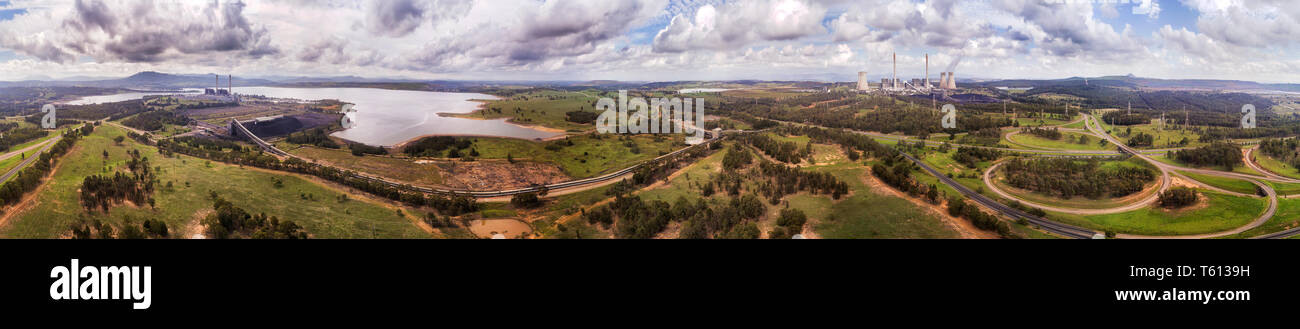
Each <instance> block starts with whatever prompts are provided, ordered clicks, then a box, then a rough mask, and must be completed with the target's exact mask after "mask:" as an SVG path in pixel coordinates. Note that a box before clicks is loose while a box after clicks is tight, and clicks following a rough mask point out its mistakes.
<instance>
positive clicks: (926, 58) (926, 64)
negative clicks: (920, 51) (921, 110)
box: [925, 54, 930, 89]
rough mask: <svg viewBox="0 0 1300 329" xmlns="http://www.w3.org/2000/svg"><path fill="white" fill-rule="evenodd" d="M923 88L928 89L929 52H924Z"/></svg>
mask: <svg viewBox="0 0 1300 329" xmlns="http://www.w3.org/2000/svg"><path fill="white" fill-rule="evenodd" d="M925 89H930V54H925Z"/></svg>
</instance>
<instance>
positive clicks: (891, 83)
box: [857, 53, 961, 93]
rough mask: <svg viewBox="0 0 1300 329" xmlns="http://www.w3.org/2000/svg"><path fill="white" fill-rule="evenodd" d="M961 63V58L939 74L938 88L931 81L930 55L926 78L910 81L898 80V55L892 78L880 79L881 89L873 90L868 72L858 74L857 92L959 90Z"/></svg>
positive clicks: (894, 57) (927, 58) (894, 60)
mask: <svg viewBox="0 0 1300 329" xmlns="http://www.w3.org/2000/svg"><path fill="white" fill-rule="evenodd" d="M958 62H961V56H958V57H957V59H955V60H953V61H952V64H949V65H948V69H947V70H945V71H941V72H939V83H938V85H937V86H935V85H933V84H931V81H930V54H925V77H924V78H913V79H911V80H908V81H904V80H900V79H898V54H896V53H895V54H893V63H892V65H893V72H892V73H891V77H890V78H883V79H880V86H879V88H872V87H871V83H870V82H868V81H867V72H866V71H861V72H858V85H857V90H858V91H862V92H872V91H881V92H902V93H907V92H911V93H929V92H934V91H943V90H952V89H957V78H956V77H957V75H956V72H955V71H954V70H955V69H956V67H957V63H958Z"/></svg>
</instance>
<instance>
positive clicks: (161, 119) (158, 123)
mask: <svg viewBox="0 0 1300 329" xmlns="http://www.w3.org/2000/svg"><path fill="white" fill-rule="evenodd" d="M122 124H123V125H126V126H127V127H131V128H135V129H140V130H145V131H155V130H159V129H163V127H164V125H165V124H172V125H178V126H184V125H188V124H190V118H187V117H185V116H183V115H178V114H176V113H174V112H171V111H149V112H144V113H140V114H138V115H136V116H133V117H130V118H127V119H126V120H122Z"/></svg>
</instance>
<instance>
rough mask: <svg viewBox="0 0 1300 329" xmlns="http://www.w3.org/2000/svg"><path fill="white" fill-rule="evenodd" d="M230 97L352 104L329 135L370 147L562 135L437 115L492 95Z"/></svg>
mask: <svg viewBox="0 0 1300 329" xmlns="http://www.w3.org/2000/svg"><path fill="white" fill-rule="evenodd" d="M235 93H236V94H241V95H260V96H266V97H272V98H288V99H298V100H306V101H315V100H323V99H337V100H339V101H342V102H347V103H352V104H355V106H354V107H353V108H352V109H353V110H355V112H353V113H350V114H348V115H349V116H350V117H351V118H352V119H353V121H354V122H355V123H356V125H354V126H353V127H352V128H349V129H346V130H343V131H340V132H337V133H334V134H333V136H336V137H339V138H344V139H347V140H351V141H355V142H360V143H365V144H370V145H383V146H393V145H397V144H400V143H402V142H406V141H409V140H412V139H415V138H418V137H421V136H429V135H451V136H493V137H510V138H519V139H527V140H533V139H546V138H549V137H554V136H559V135H562V134H563V133H562V132H555V131H547V130H542V129H533V128H528V127H523V126H518V125H514V124H511V123H508V122H506V121H505V120H506V119H497V120H475V119H464V118H452V117H443V116H439V115H438V113H443V112H446V113H468V112H473V111H474V110H477V109H478V107H479V105H480V104H482V103H481V102H478V101H475V100H492V99H497V97H496V96H492V95H486V94H478V93H448V92H429V91H410V90H387V89H374V88H283V87H240V88H235ZM108 96H117V95H108ZM108 96H93V97H108ZM143 96H144V94H140V95H136V96H135V97H136V98H139V97H143ZM127 97H128V96H120V97H118V98H122V99H118V101H122V100H129V99H132V98H127ZM87 98H89V97H87ZM115 99H116V98H115Z"/></svg>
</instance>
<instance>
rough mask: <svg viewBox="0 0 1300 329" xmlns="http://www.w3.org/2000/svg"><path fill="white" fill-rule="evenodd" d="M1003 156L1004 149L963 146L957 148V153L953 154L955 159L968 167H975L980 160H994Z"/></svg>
mask: <svg viewBox="0 0 1300 329" xmlns="http://www.w3.org/2000/svg"><path fill="white" fill-rule="evenodd" d="M1001 157H1002V151H998V150H995V149H986V148H980V147H970V146H962V147H958V148H957V153H954V154H953V155H952V159H953V161H957V163H960V164H963V165H966V167H968V168H975V167H977V166H978V164H976V163H977V162H980V161H993V160H997V159H998V158H1001Z"/></svg>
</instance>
